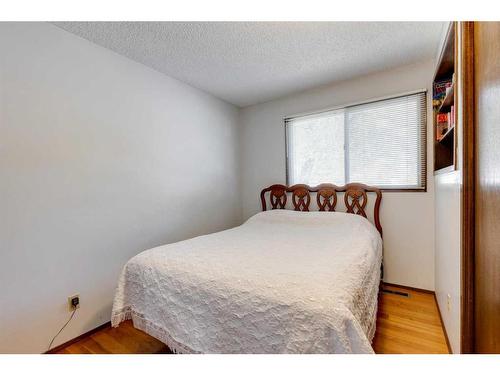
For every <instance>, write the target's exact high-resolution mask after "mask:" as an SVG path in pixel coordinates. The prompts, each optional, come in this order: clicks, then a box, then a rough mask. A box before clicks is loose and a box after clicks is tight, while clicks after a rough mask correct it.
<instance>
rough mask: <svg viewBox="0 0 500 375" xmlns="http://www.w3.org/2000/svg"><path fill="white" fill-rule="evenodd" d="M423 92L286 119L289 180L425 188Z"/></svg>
mask: <svg viewBox="0 0 500 375" xmlns="http://www.w3.org/2000/svg"><path fill="white" fill-rule="evenodd" d="M426 123H427V119H426V95H425V92H419V93H414V94H410V95H404V96H399V97H395V98H391V99H384V100H378V101H374V102H371V103H365V104H360V105H353V106H348V107H345V108H341V109H337V110H334V111H327V112H322V113H318V114H314V115H306V116H297V117H292V118H287V119H285V126H286V135H287V180H288V184H290V185H293V184H298V183H303V184H308V185H317V184H320V183H334V184H337V185H344V184H345V183H348V182H361V183H365V184H367V185H373V186H378V187H380V188H383V189H411V190H415V189H417V190H425V188H426V186H425V184H426V150H425V137H426Z"/></svg>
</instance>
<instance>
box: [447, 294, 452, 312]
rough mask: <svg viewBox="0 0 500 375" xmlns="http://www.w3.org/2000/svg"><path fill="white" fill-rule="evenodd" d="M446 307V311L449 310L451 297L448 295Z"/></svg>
mask: <svg viewBox="0 0 500 375" xmlns="http://www.w3.org/2000/svg"><path fill="white" fill-rule="evenodd" d="M446 307H447V308H448V311H450V310H451V296H450V295H449V294H448V295H447V296H446Z"/></svg>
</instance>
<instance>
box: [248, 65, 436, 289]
mask: <svg viewBox="0 0 500 375" xmlns="http://www.w3.org/2000/svg"><path fill="white" fill-rule="evenodd" d="M433 72H434V62H433V61H426V62H422V63H419V64H415V65H411V66H405V67H401V68H398V69H394V70H391V71H386V72H381V73H377V74H372V75H369V76H364V77H359V78H356V79H353V80H349V81H345V82H341V83H337V84H334V85H329V86H324V87H321V88H318V89H314V90H310V91H306V92H302V93H299V94H296V95H292V96H289V97H286V98H282V99H279V100H274V101H271V102H268V103H264V104H257V105H255V106H251V107H247V108H244V109H243V110H242V111H241V113H240V121H241V126H242V129H241V138H240V142H241V155H242V157H241V161H242V177H241V178H242V193H243V216H244V218H248V217H249V216H251V215H252V214H254V213H256V212H258V211H259V210H260V201H259V193H260V190H261V189H262V188H263V187H266V186H268V185H271V184H273V183H285V182H286V175H285V132H284V125H283V118H284V117H285V116H287V115H293V114H297V113H303V112H308V111H314V110H320V109H324V108H328V107H335V106H340V105H343V104H350V103H353V102H358V101H363V100H369V99H372V98H378V97H383V96H387V95H391V94H398V93H404V92H408V91H412V90H417V89H422V88H427V89H429V92H430V86H431V82H432V74H433ZM428 103H429V104H428V108H429V110H430V109H431V107H430V105H431V101H430V96H429V97H428ZM429 113H430V112H429ZM432 136H433V131H432V118H431V116H429V132H428V154H427V159H428V171H429V172H428V178H427V183H428V187H427V192H426V193H410V192H402V193H396V192H387V193H385V194H384V196H383V201H382V208H381V221H382V226H383V229H384V256H385V260H384V266H385V268H384V272H385V277H384V278H385V281H387V282H390V283H397V284H401V285H407V286H413V287H417V288H423V289H430V290H434V186H433V185H434V179H433V175H432V160H433V159H432ZM325 182H327V181H325Z"/></svg>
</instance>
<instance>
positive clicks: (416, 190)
mask: <svg viewBox="0 0 500 375" xmlns="http://www.w3.org/2000/svg"><path fill="white" fill-rule="evenodd" d="M427 93H428V90H427V89H420V90H415V91H411V92H406V93H402V94H397V95H391V96H386V97H381V98H377V99H371V100H366V101H362V102H356V103H352V104H346V105H342V106H338V107H333V108H326V109H322V110H318V111H314V112H305V113H299V114H296V115H292V116H285V117H284V118H283V126H284V128H285V173H286V184H287V185H288V186H289V185H290V173H289V159H290V158H289V153H290V148H289V142H288V135H289V134H288V126H287V122H288V121H289V120H291V119H293V118H297V117H305V116H310V115H317V114H322V113H327V112H331V111H336V110H345V109H347V108H349V107H354V106H357V105H363V104H370V103H375V102H380V101H384V100H390V99H396V98H401V97H404V96H410V95H416V94H424V95H425V100H424V102H425V113H426V121H425V126H424V131H423V132H422V133H419V134H423V137H424V139H423V142H421V144H422V147H423V149H424V166H423V169H421V170H422V173H423V176H422V177H423V179H422V182H423V187H421V188H414V187H408V188H402V187H394V188H391V187H387V186H385V187H384V186H377V185H373V186H375V187H377V188H379V189H380V190H381V191H384V192H394V193H402V192H408V193H426V192H427V174H428V169H427V161H428V160H427V128H428V124H429V116H428V113H429V110H428V108H429V95H427ZM345 126H346V125H345V124H344V127H345ZM455 126H456V125H455ZM344 137H348V132H347V131H345V130H344ZM344 152H346V151H344ZM344 155H346V154H345V153H344ZM347 163H349V160H348V155H347V157H345V160H344V165H346V164H347ZM344 169H345V170H344V174H345V176H346V181H348V179H347V177H348V173H349V172H348V170H347V169H346V168H345V167H344ZM324 182H325V183H331V181H324ZM358 182H359V181H358ZM361 182H362V181H361ZM346 183H349V182H346Z"/></svg>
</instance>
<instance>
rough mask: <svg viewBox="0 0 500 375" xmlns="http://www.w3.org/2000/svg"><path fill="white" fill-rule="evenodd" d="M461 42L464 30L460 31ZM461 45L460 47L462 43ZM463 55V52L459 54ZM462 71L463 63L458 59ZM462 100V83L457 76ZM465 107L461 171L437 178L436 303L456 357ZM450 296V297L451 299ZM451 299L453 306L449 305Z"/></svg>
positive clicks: (459, 156) (460, 140)
mask: <svg viewBox="0 0 500 375" xmlns="http://www.w3.org/2000/svg"><path fill="white" fill-rule="evenodd" d="M457 33H458V37H459V38H460V37H461V35H460V30H457ZM459 45H460V43H459ZM459 53H461V51H459ZM458 64H459V66H458V71H460V69H461V66H460V59H458ZM456 77H457V84H458V90H457V93H458V100H459V102H460V101H461V100H462V96H461V86H462V80H461V76H460V75H459V74H457V75H456ZM462 108H463V107H462V106H461V105H459V106H458V111H457V112H458V121H457V125H456V128H455V131H456V132H457V141H458V142H457V154H456V156H457V161H456V164H457V170H455V171H452V172H449V173H445V174H437V175H436V176H434V186H435V194H436V198H435V199H436V202H435V215H436V222H435V223H436V229H435V231H436V255H435V257H436V261H435V263H436V271H435V272H436V277H435V278H436V299H437V302H438V305H439V311H440V312H441V317H442V319H443V324H444V326H445V329H446V334H447V336H448V340H449V342H450V346H451V349H452V351H453V353H460V331H461V330H460V300H461V275H460V269H461V246H462V243H461V240H462V238H461V230H462V229H461V225H462V216H461V211H462V181H463V179H462V150H463V128H462ZM448 296H449V297H448ZM448 298H449V299H450V303H449V304H448Z"/></svg>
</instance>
